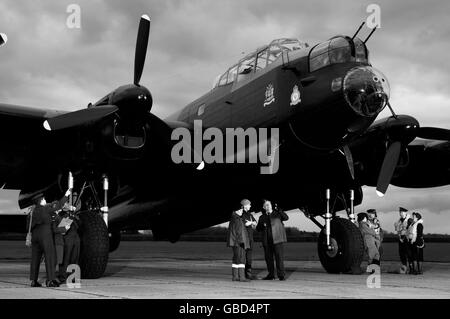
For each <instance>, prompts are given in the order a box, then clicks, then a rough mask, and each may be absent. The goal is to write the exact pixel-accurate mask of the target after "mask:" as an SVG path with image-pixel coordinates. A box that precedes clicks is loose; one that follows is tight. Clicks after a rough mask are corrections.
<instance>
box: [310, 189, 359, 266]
mask: <svg viewBox="0 0 450 319" xmlns="http://www.w3.org/2000/svg"><path fill="white" fill-rule="evenodd" d="M339 197H340V196H338V197H337V198H339ZM326 199H327V210H326V213H325V215H324V216H322V217H323V218H324V219H325V225H324V226H322V225H321V224H320V223H319V222H318V221H317V220H316V218H315V217H313V216H311V215H308V214H307V215H306V216H307V217H308V218H310V219H311V220H312V221H313V222H314V223H315V224H316V225H318V226H319V227H320V228H321V229H322V231H321V232H320V235H319V241H318V245H317V247H318V253H319V259H320V262H321V264H322V266H323V268H324V269H325V270H326V271H327V272H328V273H333V274H337V273H356V272H357V271H358V270H359V269H360V265H361V262H362V260H363V257H364V241H363V237H362V235H361V232H360V230H359V228H358V227H357V226H356V221H355V217H354V210H353V199H354V193H353V190H352V191H351V192H350V203H351V205H350V208H349V209H348V208H347V209H346V211H347V215H348V217H349V219H344V218H340V217H338V216H336V213H335V212H334V211H333V212H332V211H330V190H329V189H327V190H326ZM341 199H343V198H341ZM343 200H344V203H345V199H343Z"/></svg>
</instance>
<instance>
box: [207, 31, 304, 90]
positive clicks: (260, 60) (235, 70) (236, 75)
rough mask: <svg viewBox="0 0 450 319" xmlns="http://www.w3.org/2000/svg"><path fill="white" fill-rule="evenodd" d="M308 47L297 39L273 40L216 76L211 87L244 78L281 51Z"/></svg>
mask: <svg viewBox="0 0 450 319" xmlns="http://www.w3.org/2000/svg"><path fill="white" fill-rule="evenodd" d="M308 47H309V45H308V44H307V43H305V42H300V41H298V40H297V39H286V38H283V39H277V40H273V41H272V42H271V43H270V44H269V45H266V46H264V47H262V48H259V49H257V50H256V51H254V52H252V53H250V54H248V55H247V56H245V57H244V58H243V59H241V61H239V63H238V64H237V65H235V66H233V67H232V68H230V69H229V70H227V72H225V73H224V74H222V75H220V76H218V77H217V78H216V80H215V81H214V83H213V87H217V86H222V85H227V84H230V83H233V82H234V81H236V79H237V81H240V80H242V79H244V78H246V75H249V74H252V73H254V72H257V71H259V70H262V69H264V68H265V67H267V66H268V65H269V64H270V63H272V62H274V61H276V60H277V59H278V58H279V57H280V56H281V54H282V53H283V51H295V50H301V49H305V48H308Z"/></svg>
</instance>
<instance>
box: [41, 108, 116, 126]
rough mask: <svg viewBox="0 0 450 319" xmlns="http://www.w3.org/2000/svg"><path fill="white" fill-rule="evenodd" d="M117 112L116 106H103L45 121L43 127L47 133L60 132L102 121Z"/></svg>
mask: <svg viewBox="0 0 450 319" xmlns="http://www.w3.org/2000/svg"><path fill="white" fill-rule="evenodd" d="M117 110H118V107H117V106H115V105H104V106H103V105H102V106H98V107H93V108H89V109H82V110H78V111H75V112H70V113H66V114H62V115H58V116H56V117H53V118H49V119H47V120H46V121H44V124H43V125H44V128H45V129H46V130H47V131H55V130H60V129H63V128H69V127H74V126H78V125H82V124H85V123H89V122H92V121H97V120H100V119H102V118H104V117H106V116H108V115H110V114H112V113H114V112H116V111H117Z"/></svg>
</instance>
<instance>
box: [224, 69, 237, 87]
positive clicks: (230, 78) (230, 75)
mask: <svg viewBox="0 0 450 319" xmlns="http://www.w3.org/2000/svg"><path fill="white" fill-rule="evenodd" d="M237 68H238V66H237V65H235V66H233V67H232V68H231V69H230V70H229V71H228V80H227V84H230V83H233V82H234V80H236V75H237Z"/></svg>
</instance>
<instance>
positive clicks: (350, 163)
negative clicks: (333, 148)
mask: <svg viewBox="0 0 450 319" xmlns="http://www.w3.org/2000/svg"><path fill="white" fill-rule="evenodd" d="M344 155H345V159H346V160H347V165H348V170H349V171H350V175H351V176H352V179H353V180H354V179H355V166H354V164H353V155H352V152H351V151H350V148H349V147H348V146H347V145H345V146H344Z"/></svg>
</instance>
